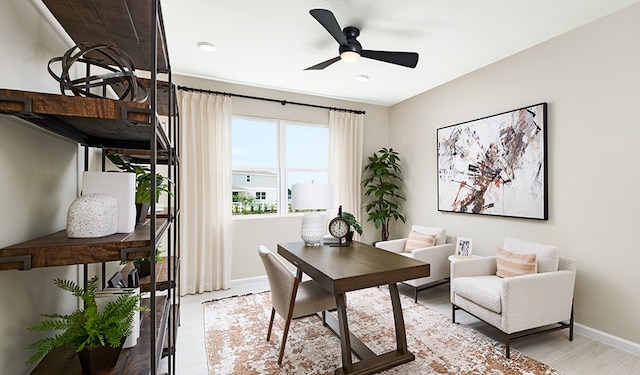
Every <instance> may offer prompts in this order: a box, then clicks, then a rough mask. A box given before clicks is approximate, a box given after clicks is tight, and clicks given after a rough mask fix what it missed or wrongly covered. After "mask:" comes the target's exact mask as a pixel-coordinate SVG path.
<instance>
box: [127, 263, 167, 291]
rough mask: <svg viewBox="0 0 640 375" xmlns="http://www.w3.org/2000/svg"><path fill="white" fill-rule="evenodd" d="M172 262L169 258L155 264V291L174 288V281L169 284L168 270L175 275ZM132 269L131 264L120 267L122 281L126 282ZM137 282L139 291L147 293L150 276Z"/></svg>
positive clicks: (149, 287)
mask: <svg viewBox="0 0 640 375" xmlns="http://www.w3.org/2000/svg"><path fill="white" fill-rule="evenodd" d="M173 262H174V260H173V257H170V258H165V259H164V260H163V261H162V262H158V263H156V290H166V289H169V288H170V287H171V288H173V287H174V286H175V281H172V282H171V283H169V269H170V270H171V275H175V273H174V272H175V271H174V267H173ZM133 268H134V265H133V263H127V264H126V265H125V266H124V267H122V270H120V274H122V279H123V280H127V275H128V274H129V272H131V270H132V269H133ZM139 282H140V291H142V292H148V291H149V290H150V289H151V276H144V277H141V278H140V280H139Z"/></svg>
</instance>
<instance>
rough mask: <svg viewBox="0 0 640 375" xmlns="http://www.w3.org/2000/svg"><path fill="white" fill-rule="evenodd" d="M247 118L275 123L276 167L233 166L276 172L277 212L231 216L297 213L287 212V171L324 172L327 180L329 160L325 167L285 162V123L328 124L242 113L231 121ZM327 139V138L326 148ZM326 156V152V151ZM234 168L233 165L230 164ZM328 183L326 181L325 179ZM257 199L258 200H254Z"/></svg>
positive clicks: (243, 216) (234, 216)
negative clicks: (291, 164)
mask: <svg viewBox="0 0 640 375" xmlns="http://www.w3.org/2000/svg"><path fill="white" fill-rule="evenodd" d="M236 118H238V119H247V120H254V121H265V122H272V123H275V124H276V129H277V139H276V144H277V152H278V155H277V167H276V168H256V167H255V166H251V165H241V166H235V169H239V170H242V169H252V170H263V171H271V172H274V173H276V175H277V187H276V189H277V191H278V204H277V206H278V207H277V213H275V214H244V215H233V218H234V219H235V218H266V217H274V216H287V215H299V213H294V212H289V197H288V189H287V188H285V187H287V186H288V185H289V184H288V182H289V181H287V179H288V176H289V173H291V172H312V173H326V175H327V180H328V179H329V160H327V167H326V168H312V167H289V166H287V165H285V164H286V139H287V138H286V136H287V135H286V128H287V125H294V126H309V127H319V128H326V129H328V128H329V124H317V123H309V122H304V121H292V120H286V119H277V118H267V117H255V116H243V115H234V116H232V121H233V120H234V119H236ZM328 147H329V145H328V140H327V148H328ZM327 158H328V153H327ZM232 169H234V166H232ZM327 183H328V181H327ZM256 201H258V200H256Z"/></svg>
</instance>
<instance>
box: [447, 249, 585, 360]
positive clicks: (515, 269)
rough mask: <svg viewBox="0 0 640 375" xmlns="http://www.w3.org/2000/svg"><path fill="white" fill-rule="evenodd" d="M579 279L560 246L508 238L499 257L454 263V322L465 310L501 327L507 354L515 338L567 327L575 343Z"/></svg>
mask: <svg viewBox="0 0 640 375" xmlns="http://www.w3.org/2000/svg"><path fill="white" fill-rule="evenodd" d="M498 275H500V276H498ZM575 278H576V262H575V260H573V259H570V258H566V257H562V256H559V253H558V248H557V247H555V246H550V245H542V244H537V243H533V242H527V241H522V240H516V239H512V238H507V239H505V241H504V245H503V246H502V248H498V249H497V256H491V257H485V258H472V259H465V260H459V261H455V262H452V263H451V304H452V319H453V322H454V323H455V321H456V310H464V311H466V312H468V313H469V314H471V315H473V316H475V317H476V318H478V319H480V320H482V321H484V322H485V323H488V324H490V325H492V326H494V327H496V328H498V329H499V330H500V331H502V332H503V333H504V340H505V345H506V357H507V358H509V357H510V342H511V341H512V340H515V339H519V338H523V337H527V336H530V335H533V334H537V333H542V332H549V331H555V330H558V329H565V328H568V329H569V340H571V341H573V291H574V284H575Z"/></svg>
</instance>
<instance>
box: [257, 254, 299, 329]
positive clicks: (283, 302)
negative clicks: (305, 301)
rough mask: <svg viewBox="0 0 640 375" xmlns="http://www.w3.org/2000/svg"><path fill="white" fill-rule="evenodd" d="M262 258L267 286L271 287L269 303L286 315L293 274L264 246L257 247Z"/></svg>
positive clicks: (291, 290)
mask: <svg viewBox="0 0 640 375" xmlns="http://www.w3.org/2000/svg"><path fill="white" fill-rule="evenodd" d="M258 254H260V259H262V264H263V265H264V269H265V271H267V279H269V287H270V288H271V304H272V305H273V308H275V309H276V311H277V312H278V314H280V315H281V316H287V313H288V309H289V303H290V302H291V293H292V292H293V285H294V282H295V276H294V275H293V273H291V271H289V269H287V267H286V266H285V265H284V263H282V261H281V260H280V259H278V258H277V257H276V255H275V254H274V253H273V252H272V251H271V250H269V249H268V248H267V247H265V246H262V245H261V246H260V247H259V248H258Z"/></svg>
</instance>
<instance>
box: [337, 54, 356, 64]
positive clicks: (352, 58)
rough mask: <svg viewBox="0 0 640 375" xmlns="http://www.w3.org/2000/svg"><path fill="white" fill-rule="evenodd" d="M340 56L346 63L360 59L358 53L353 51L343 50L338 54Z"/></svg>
mask: <svg viewBox="0 0 640 375" xmlns="http://www.w3.org/2000/svg"><path fill="white" fill-rule="evenodd" d="M340 58H341V59H342V60H344V61H346V62H348V63H354V62H357V61H358V60H360V54H359V53H357V52H353V51H344V52H342V53H341V54H340Z"/></svg>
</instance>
